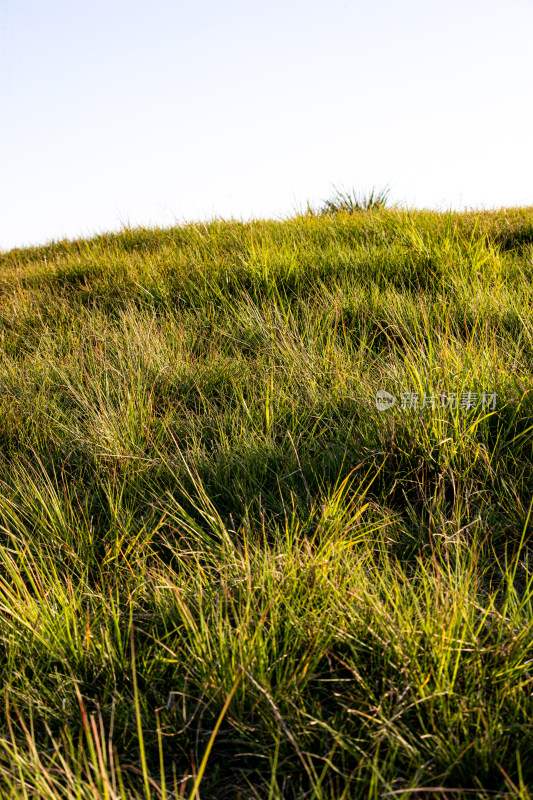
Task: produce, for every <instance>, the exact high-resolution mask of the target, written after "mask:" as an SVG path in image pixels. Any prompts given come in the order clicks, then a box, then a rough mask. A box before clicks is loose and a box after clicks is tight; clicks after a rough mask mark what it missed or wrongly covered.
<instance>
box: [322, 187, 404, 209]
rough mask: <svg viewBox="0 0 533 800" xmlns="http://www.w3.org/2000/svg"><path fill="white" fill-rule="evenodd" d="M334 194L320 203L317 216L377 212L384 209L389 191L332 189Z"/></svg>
mask: <svg viewBox="0 0 533 800" xmlns="http://www.w3.org/2000/svg"><path fill="white" fill-rule="evenodd" d="M333 189H334V194H333V195H332V196H331V197H330V198H329V199H328V200H324V202H323V203H322V205H321V207H320V209H319V212H318V213H319V214H340V213H346V214H357V213H358V212H360V211H379V210H380V209H382V208H386V207H387V204H388V199H389V189H388V188H385V189H371V190H370V191H369V192H366V193H365V192H357V191H355V190H354V189H339V188H337V187H336V186H334V187H333Z"/></svg>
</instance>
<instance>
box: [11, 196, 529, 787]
mask: <svg viewBox="0 0 533 800" xmlns="http://www.w3.org/2000/svg"><path fill="white" fill-rule="evenodd" d="M532 242H533V209H514V210H508V211H502V212H494V213H483V214H462V215H461V214H452V215H450V214H448V215H446V214H436V213H430V212H419V213H414V214H407V213H406V212H400V211H396V210H394V209H393V210H389V211H385V210H381V211H378V212H376V213H370V212H362V213H357V214H352V215H350V214H344V213H339V214H330V215H326V216H314V215H312V214H309V215H307V216H300V217H297V218H295V219H291V220H288V221H285V222H254V223H250V224H242V223H237V222H214V223H211V224H208V225H196V226H193V225H191V226H186V227H180V228H175V229H171V230H165V231H163V230H161V231H149V230H131V231H130V230H128V231H125V232H123V233H121V234H119V235H106V236H101V237H98V238H96V239H93V240H91V241H78V242H70V243H58V244H54V245H50V246H47V247H41V248H36V249H27V250H14V251H11V252H9V253H5V254H3V255H1V256H0V260H1V268H0V308H1V327H0V330H1V337H2V339H1V361H0V386H1V392H0V404H1V414H0V462H1V463H0V474H1V484H0V561H1V569H0V638H1V640H2V643H3V646H2V647H0V684H1V685H2V686H3V687H4V689H3V690H2V701H1V703H0V709H1V711H0V772H1V775H0V784H1V787H2V789H1V791H2V792H3V793H5V795H6V796H13V797H21V798H22V797H27V798H30V797H31V798H52V797H54V798H59V797H65V798H66V797H90V798H93V797H100V798H115V797H117V798H118V797H121V796H123V797H127V796H129V795H130V794H131V793H132V796H135V797H144V796H148V795H149V794H150V793H152V794H153V796H154V797H160V796H163V797H168V798H169V797H172V796H181V797H190V796H192V795H193V793H194V789H195V786H196V787H197V788H198V787H199V796H201V798H202V799H203V800H207V798H210V797H219V798H222V797H228V798H229V797H231V798H233V797H240V798H253V797H256V798H269V800H274V799H275V798H282V797H283V798H304V797H305V798H331V800H333V798H335V799H337V798H342V797H344V798H358V797H361V798H373V797H384V796H393V797H402V796H403V797H410V796H411V792H409V791H408V790H409V788H418V789H420V791H419V793H417V794H416V795H413V796H414V797H432V796H435V797H443V796H450V797H454V798H455V797H461V796H463V795H462V794H461V793H460V792H455V793H451V794H449V795H446V794H443V790H442V788H441V789H439V790H437V789H436V790H435V792H430V791H429V789H428V790H424V791H422V787H429V786H432V787H448V788H452V789H470V790H473V791H471V792H470V793H468V792H467V793H465V794H464V797H474V796H478V797H485V796H487V797H488V796H502V797H503V796H513V797H515V796H520V797H523V798H526V797H528V796H529V795H528V792H527V787H529V786H532V785H533V727H532V723H531V718H532V713H533V699H532V691H533V686H532V677H531V672H530V670H533V665H532V663H531V662H532V658H531V650H530V648H531V643H532V638H533V637H532V626H533V572H532V569H533V565H532V563H531V551H530V549H529V539H530V536H531V532H532V530H533V518H532V517H531V509H532V502H533V481H532V477H533V448H532V441H533V439H532V431H533V428H532V424H533V420H532V416H533V396H532V387H533V381H532V364H533V313H532V308H533V288H532V276H533V258H532V254H533V249H532ZM378 388H384V389H388V390H389V391H391V392H393V393H394V394H395V395H396V396H399V394H400V393H401V392H415V393H419V394H420V395H421V394H422V392H424V391H425V392H426V393H427V394H428V395H429V394H433V395H438V394H439V393H440V392H442V391H444V392H446V393H448V394H449V393H451V392H456V393H458V394H460V393H462V392H465V391H474V392H478V393H481V392H482V391H487V392H496V393H497V403H496V408H495V410H494V411H491V410H487V409H485V410H484V411H483V410H481V409H480V408H479V407H477V408H475V409H471V410H465V409H458V410H455V411H454V410H453V409H449V408H444V409H443V408H438V407H437V408H435V409H433V410H432V409H430V408H426V409H424V410H421V411H418V412H416V411H413V410H409V409H407V410H404V409H402V408H399V407H398V405H397V406H395V407H394V408H393V409H389V410H388V411H384V412H380V411H378V410H377V409H376V405H375V402H374V396H375V393H376V390H377V389H378ZM217 721H218V723H219V724H217ZM204 754H209V759H208V761H207V766H206V768H205V771H203V767H204V766H205V760H204V761H202V759H203V757H204ZM195 779H196V784H195ZM200 779H201V780H200ZM401 790H405V793H404V794H402V793H401ZM483 790H487V791H488V790H492V791H493V792H499V793H500V794H493V795H489V794H485V793H484V791H483ZM390 793H393V794H390ZM395 793H396V794H395Z"/></svg>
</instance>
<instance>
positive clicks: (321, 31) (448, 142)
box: [0, 0, 533, 249]
mask: <svg viewBox="0 0 533 800" xmlns="http://www.w3.org/2000/svg"><path fill="white" fill-rule="evenodd" d="M532 33H533V3H532V2H531V0H505V2H502V0H500V1H499V2H493V1H492V0H447V2H432V0H401V1H400V0H398V2H396V0H380V2H375V3H372V2H360V0H325V1H324V2H323V1H322V0H310V1H309V2H299V0H284V1H283V2H280V1H279V0H273V1H272V2H267V1H266V0H263V2H254V0H248V2H242V0H225V1H224V2H218V3H217V2H205V1H200V2H189V3H186V2H181V0H174V2H171V0H150V2H136V1H135V0H128V2H126V0H105V1H104V0H90V2H89V1H88V0H84V2H81V0H69V1H68V2H67V0H46V2H45V1H44V0H0V37H1V39H0V43H1V46H0V97H1V106H0V108H1V118H0V120H1V125H0V147H1V157H0V181H1V191H0V248H3V249H7V248H9V247H14V246H20V245H26V244H36V243H43V242H46V241H50V240H52V239H57V238H62V237H65V236H67V237H69V238H70V237H77V236H87V235H92V234H95V233H99V232H102V231H106V230H117V229H120V227H121V225H123V224H130V225H140V224H145V225H169V224H173V223H175V222H180V221H183V220H193V219H205V218H211V217H214V216H223V217H230V216H233V217H237V218H244V219H249V218H250V217H252V216H256V217H260V216H273V217H281V216H286V215H289V214H291V213H292V212H293V211H294V210H295V209H296V208H297V207H305V204H306V201H307V200H309V201H310V202H311V203H312V204H316V203H319V202H320V201H321V200H323V199H325V198H327V197H328V196H329V195H330V194H331V187H332V185H333V184H336V185H339V186H344V187H346V188H352V187H353V188H355V189H359V190H368V189H370V188H371V187H373V186H375V187H377V188H381V187H383V186H384V185H385V184H388V185H389V186H390V190H391V193H390V196H391V199H392V200H394V201H398V202H401V203H405V204H408V205H410V206H417V207H434V208H449V207H455V208H464V207H474V206H475V207H486V208H490V207H495V206H502V205H519V204H527V205H533V158H532V140H533V136H532V133H533V46H532V45H531V37H532Z"/></svg>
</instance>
